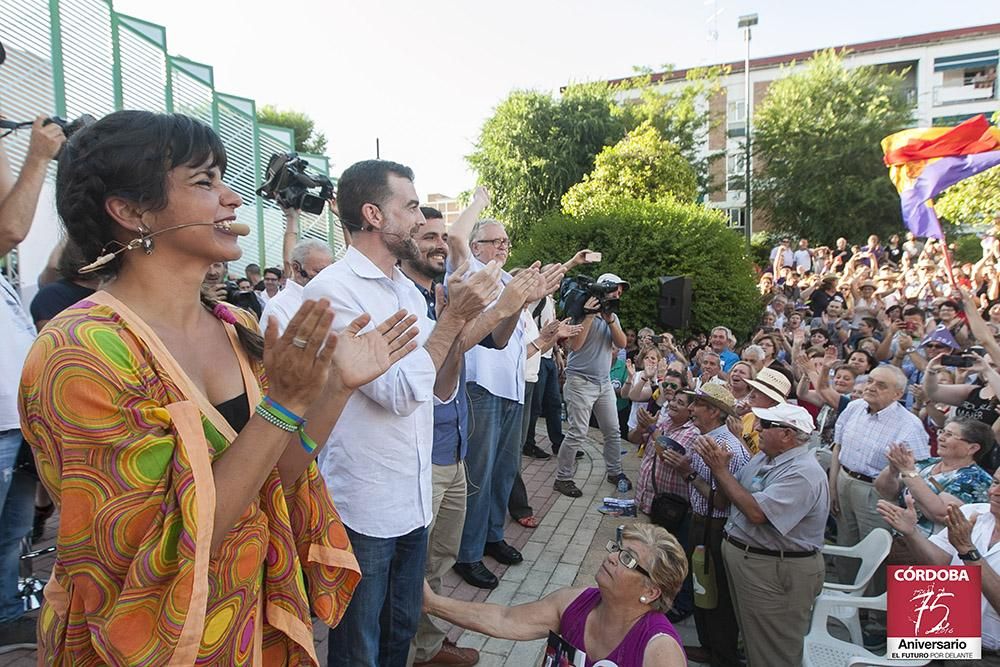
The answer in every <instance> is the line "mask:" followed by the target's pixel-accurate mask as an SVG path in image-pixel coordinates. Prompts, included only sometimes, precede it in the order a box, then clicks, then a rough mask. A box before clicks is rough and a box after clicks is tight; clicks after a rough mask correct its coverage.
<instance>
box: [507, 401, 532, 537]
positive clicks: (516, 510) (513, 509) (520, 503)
mask: <svg viewBox="0 0 1000 667" xmlns="http://www.w3.org/2000/svg"><path fill="white" fill-rule="evenodd" d="M537 386H538V383H537V382H525V383H524V404H525V405H526V406H528V405H531V399H532V397H533V396H534V395H535V390H536V388H537ZM529 421H531V420H530V417H529V415H528V410H525V411H524V417H523V419H522V420H521V440H520V441H521V443H522V445H523V444H524V442H525V433H526V432H527V430H528V422H529ZM519 459H520V463H519V464H518V466H517V477H515V478H514V486H512V487H510V498H509V499H508V500H507V511H508V512H510V515H511V516H512V517H513V518H514V519H515V520H517V519H524V518H526V517H529V516H531V515H533V514H534V513H535V510H533V509H532V508H531V505H529V504H528V490H527V489H526V488H524V480H523V479H521V467H522V466H523V465H524V457H523V456H519Z"/></svg>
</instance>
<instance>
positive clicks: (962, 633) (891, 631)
mask: <svg viewBox="0 0 1000 667" xmlns="http://www.w3.org/2000/svg"><path fill="white" fill-rule="evenodd" d="M887 569H888V572H887V582H886V592H887V599H886V606H887V618H886V630H887V632H886V634H887V635H888V636H889V637H915V638H923V637H940V638H949V637H980V636H982V623H983V619H982V590H983V589H982V585H981V584H980V577H981V575H982V572H981V571H980V569H979V568H978V567H975V566H970V567H965V566H961V565H949V566H947V567H932V566H924V565H914V566H898V565H890V566H889V567H888V568H887ZM897 573H899V574H898V575H897ZM956 575H968V579H969V580H968V581H962V580H960V579H959V577H958V576H956ZM953 576H954V577H955V580H954V581H952V580H951V579H950V578H951V577H953ZM921 579H923V580H921Z"/></svg>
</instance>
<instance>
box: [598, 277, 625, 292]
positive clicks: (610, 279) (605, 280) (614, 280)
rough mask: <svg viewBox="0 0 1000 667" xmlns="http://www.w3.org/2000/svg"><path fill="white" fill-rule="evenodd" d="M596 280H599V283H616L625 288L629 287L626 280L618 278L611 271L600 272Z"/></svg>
mask: <svg viewBox="0 0 1000 667" xmlns="http://www.w3.org/2000/svg"><path fill="white" fill-rule="evenodd" d="M597 282H599V283H616V284H618V285H621V286H622V287H624V288H625V289H628V288H629V284H628V281H627V280H622V279H621V278H619V277H618V276H616V275H615V274H613V273H602V274H601V277H600V278H598V279H597Z"/></svg>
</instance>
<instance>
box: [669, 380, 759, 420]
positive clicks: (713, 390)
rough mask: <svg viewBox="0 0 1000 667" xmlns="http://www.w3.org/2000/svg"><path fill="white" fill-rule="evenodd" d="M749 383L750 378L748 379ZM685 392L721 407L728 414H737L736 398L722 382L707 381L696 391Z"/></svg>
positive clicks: (699, 399)
mask: <svg viewBox="0 0 1000 667" xmlns="http://www.w3.org/2000/svg"><path fill="white" fill-rule="evenodd" d="M747 382H748V383H749V380H747ZM683 393H685V394H687V395H688V396H690V397H692V398H693V399H695V400H696V401H704V402H706V403H708V404H709V405H711V406H712V407H715V408H719V409H720V410H722V411H723V412H724V413H726V414H727V415H735V414H736V399H735V398H733V395H732V394H731V393H730V392H729V390H728V389H726V388H725V387H724V386H723V385H721V384H716V383H714V382H706V383H705V384H703V385H702V386H701V387H699V388H698V389H695V390H694V391H690V390H686V391H684V392H683Z"/></svg>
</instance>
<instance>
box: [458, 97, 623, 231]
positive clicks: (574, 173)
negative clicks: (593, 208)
mask: <svg viewBox="0 0 1000 667" xmlns="http://www.w3.org/2000/svg"><path fill="white" fill-rule="evenodd" d="M613 106H614V101H613V99H612V96H611V90H610V88H609V87H608V86H606V85H601V84H585V85H575V86H570V87H569V88H567V89H566V90H565V91H564V92H563V94H562V96H561V97H560V98H559V99H555V98H554V97H553V96H552V95H550V94H548V93H541V92H537V91H523V90H522V91H515V92H513V93H511V94H510V95H509V96H508V97H507V99H505V100H504V101H503V102H501V103H500V105H499V106H497V108H496V112H495V113H494V114H493V116H491V117H490V118H489V119H488V120H487V121H486V122H485V123H484V124H483V129H482V132H481V133H480V136H479V140H478V141H477V142H476V147H475V150H474V151H473V152H472V154H471V155H469V156H468V158H467V159H468V161H469V164H470V165H471V166H472V168H473V169H475V170H476V171H477V172H478V174H479V181H480V183H482V184H483V185H485V186H487V187H488V188H489V190H490V194H491V195H492V197H493V206H492V208H493V210H494V214H495V215H496V216H497V217H499V218H501V219H503V220H504V222H506V223H507V225H508V233H510V234H511V236H512V237H513V238H514V239H515V240H521V239H523V238H524V236H525V232H526V230H527V228H528V227H529V226H530V225H531V224H533V223H534V222H535V221H536V220H537V219H538V218H540V217H541V216H542V215H544V214H545V213H548V212H550V211H553V210H555V209H558V207H559V200H560V198H561V197H562V196H563V194H564V193H565V192H566V190H568V189H569V188H570V186H571V185H573V184H574V183H576V182H577V181H579V180H580V179H581V178H583V175H584V174H586V173H587V172H589V171H590V170H591V169H592V168H593V166H594V156H595V155H597V153H598V152H600V150H601V149H602V148H604V146H607V145H608V144H612V143H614V142H616V141H618V140H619V139H620V138H621V137H622V136H623V135H624V134H625V127H624V125H623V123H622V121H621V120H620V119H619V118H617V117H616V115H615V114H614V113H613V112H612V108H613Z"/></svg>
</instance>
